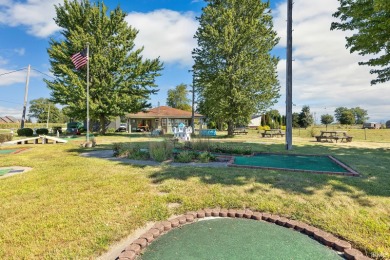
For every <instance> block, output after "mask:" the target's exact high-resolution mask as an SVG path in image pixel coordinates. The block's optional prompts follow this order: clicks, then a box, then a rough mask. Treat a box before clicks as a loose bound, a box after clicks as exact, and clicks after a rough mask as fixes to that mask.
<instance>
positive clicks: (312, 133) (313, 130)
mask: <svg viewBox="0 0 390 260" xmlns="http://www.w3.org/2000/svg"><path fill="white" fill-rule="evenodd" d="M307 131H308V132H309V135H310V136H311V137H314V136H316V135H318V132H317V130H316V129H315V128H314V127H310V128H309V129H308V130H307Z"/></svg>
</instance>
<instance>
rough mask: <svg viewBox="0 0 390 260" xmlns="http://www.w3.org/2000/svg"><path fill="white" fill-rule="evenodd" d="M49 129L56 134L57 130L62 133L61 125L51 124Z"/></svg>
mask: <svg viewBox="0 0 390 260" xmlns="http://www.w3.org/2000/svg"><path fill="white" fill-rule="evenodd" d="M51 129H52V131H53V133H54V134H57V131H58V133H59V134H62V126H53V127H52V128H51Z"/></svg>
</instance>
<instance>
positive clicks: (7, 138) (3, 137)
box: [0, 133, 12, 143]
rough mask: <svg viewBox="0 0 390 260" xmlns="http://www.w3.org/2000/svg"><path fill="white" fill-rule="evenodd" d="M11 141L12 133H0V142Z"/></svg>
mask: <svg viewBox="0 0 390 260" xmlns="http://www.w3.org/2000/svg"><path fill="white" fill-rule="evenodd" d="M8 141H12V135H11V134H10V133H9V134H0V143H4V142H8Z"/></svg>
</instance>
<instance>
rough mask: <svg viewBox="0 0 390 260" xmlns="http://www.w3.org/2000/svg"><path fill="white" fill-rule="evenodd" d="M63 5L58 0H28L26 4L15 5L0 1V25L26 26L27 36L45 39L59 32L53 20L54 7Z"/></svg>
mask: <svg viewBox="0 0 390 260" xmlns="http://www.w3.org/2000/svg"><path fill="white" fill-rule="evenodd" d="M59 3H63V1H60V0H45V1H41V0H28V1H27V2H26V3H20V2H19V3H15V2H11V1H7V0H0V24H5V25H7V26H26V27H27V31H28V33H29V34H32V35H34V36H37V37H47V36H49V35H50V34H52V33H54V32H55V31H57V30H59V28H58V26H57V25H56V24H55V22H54V20H53V18H54V17H55V9H54V5H58V4H59Z"/></svg>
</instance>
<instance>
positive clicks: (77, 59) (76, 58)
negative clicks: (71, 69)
mask: <svg viewBox="0 0 390 260" xmlns="http://www.w3.org/2000/svg"><path fill="white" fill-rule="evenodd" d="M70 59H71V60H72V62H73V64H74V66H75V67H76V69H77V70H78V69H79V68H81V67H82V66H84V65H85V64H87V62H88V56H87V48H85V49H84V50H82V51H80V52H78V53H75V54H73V55H72V57H71V58H70Z"/></svg>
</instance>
